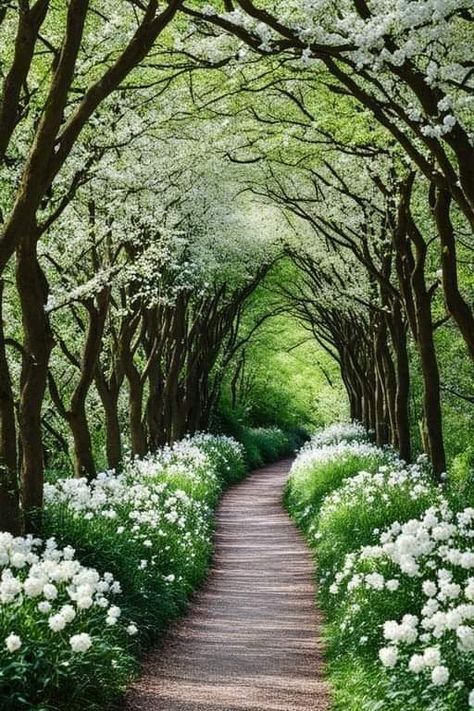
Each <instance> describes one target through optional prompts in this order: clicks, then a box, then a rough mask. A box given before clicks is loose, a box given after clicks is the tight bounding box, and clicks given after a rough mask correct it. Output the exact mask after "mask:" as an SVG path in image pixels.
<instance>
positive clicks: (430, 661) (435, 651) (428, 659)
mask: <svg viewBox="0 0 474 711" xmlns="http://www.w3.org/2000/svg"><path fill="white" fill-rule="evenodd" d="M423 659H424V662H425V664H426V666H428V667H437V666H439V665H440V663H441V652H440V650H439V647H427V648H426V649H425V651H424V652H423Z"/></svg>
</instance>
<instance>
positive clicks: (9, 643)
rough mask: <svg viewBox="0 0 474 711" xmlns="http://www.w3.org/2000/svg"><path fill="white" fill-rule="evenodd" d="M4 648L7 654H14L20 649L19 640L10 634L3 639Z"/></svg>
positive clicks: (16, 636) (15, 635)
mask: <svg viewBox="0 0 474 711" xmlns="http://www.w3.org/2000/svg"><path fill="white" fill-rule="evenodd" d="M5 646H6V648H7V649H8V651H9V652H16V651H17V650H18V649H20V647H21V638H20V637H19V636H18V635H17V634H13V632H11V634H9V635H8V637H7V638H6V639H5Z"/></svg>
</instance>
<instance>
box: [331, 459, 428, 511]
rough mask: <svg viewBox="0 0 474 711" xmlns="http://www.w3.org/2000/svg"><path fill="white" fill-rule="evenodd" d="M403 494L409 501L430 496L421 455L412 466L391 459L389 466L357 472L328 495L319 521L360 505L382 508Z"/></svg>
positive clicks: (425, 462)
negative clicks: (345, 508)
mask: <svg viewBox="0 0 474 711" xmlns="http://www.w3.org/2000/svg"><path fill="white" fill-rule="evenodd" d="M402 491H403V492H405V493H406V495H407V497H408V498H409V499H411V500H413V501H416V500H417V499H422V498H424V497H427V496H431V495H432V492H433V482H432V478H431V476H430V472H429V470H428V467H427V459H426V456H424V455H422V456H420V457H419V458H418V461H417V462H416V463H415V464H410V465H407V464H405V463H404V462H402V461H401V460H398V459H393V461H392V463H391V464H390V465H388V464H383V465H381V466H380V467H379V468H378V470H377V471H376V472H375V474H374V473H373V472H365V471H362V472H359V473H358V474H356V475H355V476H353V477H350V478H348V479H346V480H345V481H344V483H343V484H342V485H341V486H340V487H339V488H338V489H336V490H335V491H334V492H333V493H332V494H329V496H327V497H326V498H325V499H324V502H323V504H322V506H321V509H320V518H321V520H323V519H324V518H325V517H326V516H330V515H331V514H332V513H333V512H335V511H337V510H338V509H340V507H341V506H344V507H348V506H350V507H360V506H361V503H362V504H363V505H367V504H369V505H371V504H377V505H384V504H388V503H390V501H392V500H393V497H394V495H396V494H398V493H400V492H402Z"/></svg>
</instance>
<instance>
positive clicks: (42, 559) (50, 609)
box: [0, 533, 121, 654]
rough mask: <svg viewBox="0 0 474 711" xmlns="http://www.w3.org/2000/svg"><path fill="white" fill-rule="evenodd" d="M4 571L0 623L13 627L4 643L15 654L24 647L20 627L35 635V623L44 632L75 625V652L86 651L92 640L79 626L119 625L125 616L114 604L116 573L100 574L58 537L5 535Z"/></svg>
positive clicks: (0, 539)
mask: <svg viewBox="0 0 474 711" xmlns="http://www.w3.org/2000/svg"><path fill="white" fill-rule="evenodd" d="M0 570H1V578H0V606H1V609H2V624H1V627H2V628H3V629H5V627H7V626H8V625H9V626H10V627H12V631H11V632H9V634H8V635H7V636H6V637H5V641H4V646H5V648H6V649H7V651H8V652H9V653H11V654H13V653H15V652H17V651H18V650H20V649H21V648H22V646H23V640H22V637H21V635H20V634H19V632H20V630H21V629H22V628H24V629H25V630H29V631H30V633H31V627H34V628H37V629H38V630H39V632H38V633H42V634H43V635H48V633H49V632H52V633H61V632H63V631H64V630H66V631H67V630H68V629H69V628H71V629H72V631H74V634H71V633H70V636H69V637H68V641H69V645H70V648H71V650H72V651H73V652H86V651H87V650H88V649H89V648H90V647H91V646H92V644H93V639H92V637H91V635H90V634H89V633H88V632H85V631H80V630H81V629H82V630H84V629H88V628H89V626H90V624H91V620H93V621H94V624H95V625H98V626H99V627H98V629H100V627H104V625H110V624H115V623H116V622H117V620H118V618H119V617H120V615H121V610H120V608H119V607H118V606H117V605H115V604H112V598H115V596H116V595H118V594H119V593H120V592H121V589H120V584H119V582H118V581H117V580H114V577H113V575H112V574H111V573H105V574H104V575H103V576H101V575H100V574H99V573H98V572H97V570H95V569H94V568H88V567H85V566H83V565H81V563H80V562H79V561H78V560H77V559H76V558H75V551H74V549H73V548H71V547H70V546H66V547H65V548H63V549H61V548H58V546H57V544H56V541H55V540H54V539H49V540H47V541H46V542H43V541H41V540H40V539H38V538H33V537H32V536H27V537H14V536H12V535H11V534H10V533H0ZM48 631H49V632H48ZM36 634H37V633H35V635H34V636H36ZM66 634H67V632H66ZM63 639H64V638H63V636H62V635H61V637H60V640H63ZM27 641H29V640H27ZM58 644H61V641H59V642H58Z"/></svg>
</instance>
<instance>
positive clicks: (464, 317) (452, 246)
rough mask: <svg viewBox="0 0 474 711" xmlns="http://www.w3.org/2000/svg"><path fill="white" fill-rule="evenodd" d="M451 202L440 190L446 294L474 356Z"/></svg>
mask: <svg viewBox="0 0 474 711" xmlns="http://www.w3.org/2000/svg"><path fill="white" fill-rule="evenodd" d="M450 205H451V196H450V195H449V193H448V192H447V191H444V190H438V192H437V194H436V199H435V201H434V205H433V206H432V209H433V214H434V217H435V220H436V225H437V228H438V235H439V238H440V241H441V267H442V273H443V290H444V297H445V301H446V308H447V310H448V312H449V313H450V314H451V316H452V317H453V318H454V320H455V321H456V323H457V325H458V327H459V330H460V331H461V335H462V337H463V338H464V341H465V343H466V346H467V347H468V350H469V353H470V355H471V358H474V313H473V311H472V308H471V306H470V305H469V304H468V303H467V301H466V300H465V299H464V297H463V296H462V294H461V292H460V291H459V284H458V270H457V258H456V238H455V235H454V228H453V225H452V222H451V218H450V214H449V211H450Z"/></svg>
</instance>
